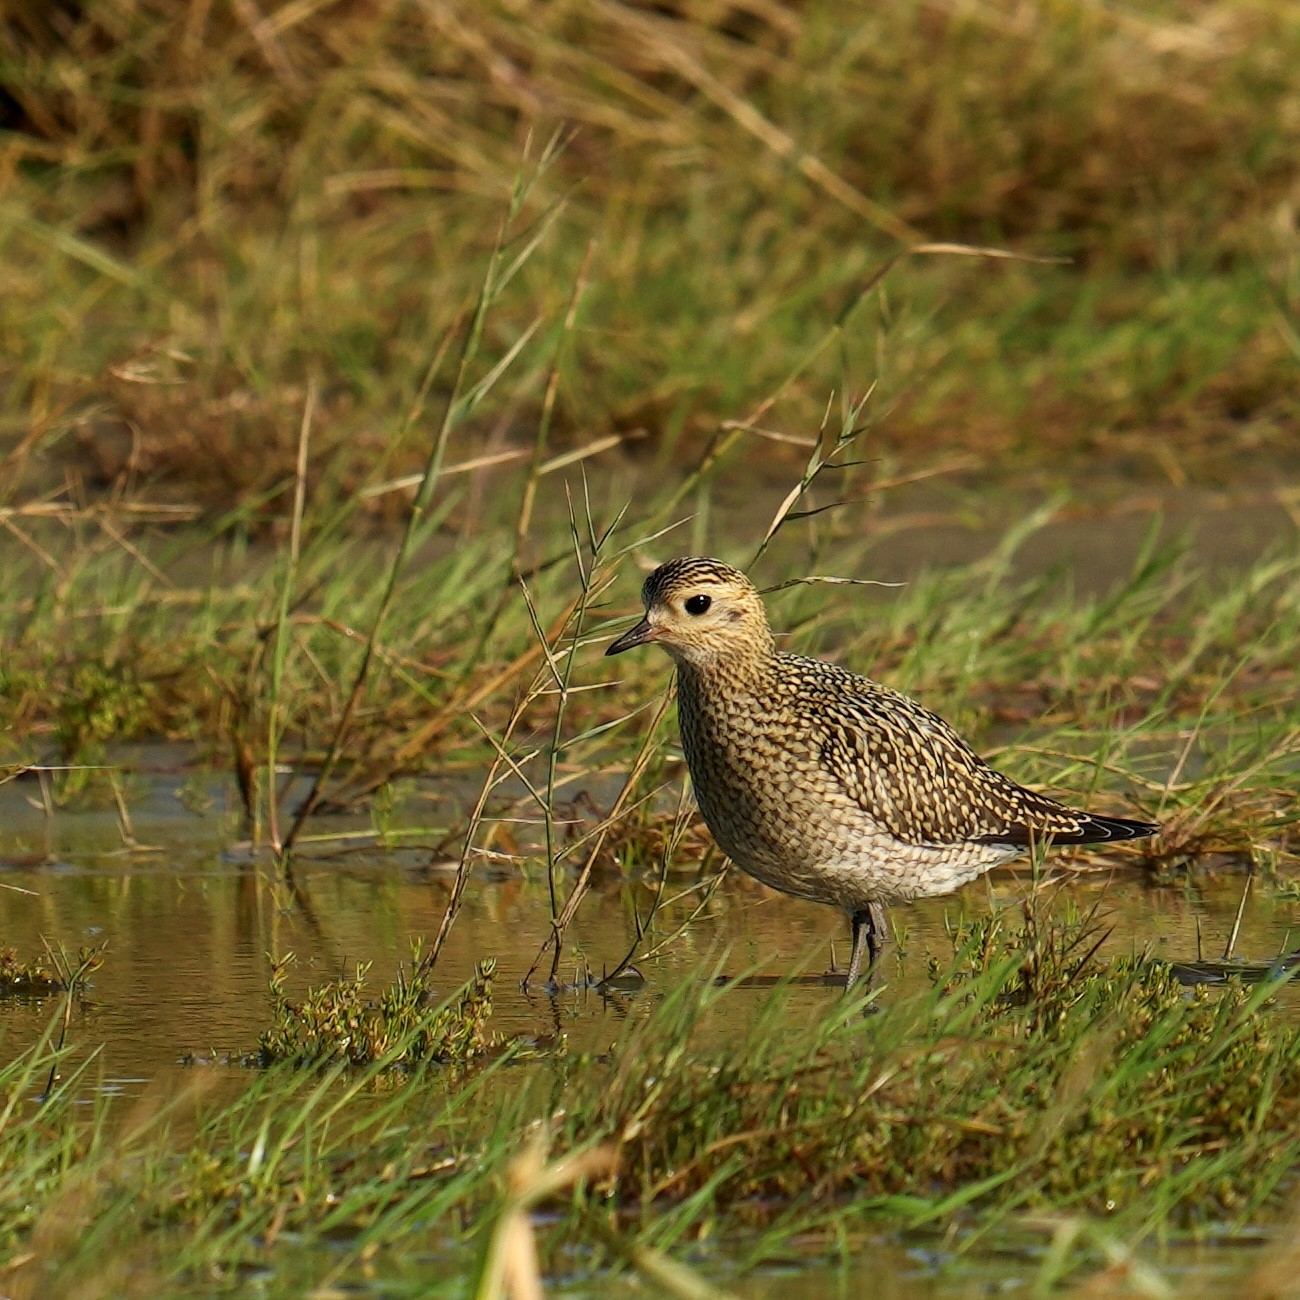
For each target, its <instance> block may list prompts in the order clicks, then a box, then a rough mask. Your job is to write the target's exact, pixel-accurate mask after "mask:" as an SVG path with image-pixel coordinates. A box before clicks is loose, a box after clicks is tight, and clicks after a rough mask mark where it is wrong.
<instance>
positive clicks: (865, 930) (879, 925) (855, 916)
mask: <svg viewBox="0 0 1300 1300" xmlns="http://www.w3.org/2000/svg"><path fill="white" fill-rule="evenodd" d="M850 919H851V920H852V922H853V955H852V956H851V957H850V958H849V978H848V981H847V982H846V983H845V985H844V990H845V992H846V993H847V992H848V990H849V989H851V988H852V987H853V986H854V985H855V984H856V983H857V982H858V977H859V976H860V975H861V974H862V959H863V957H866V959H867V976H868V978H870V975H871V972H872V971H873V970H874V969H875V965H876V958H877V957H879V956H880V952H881V949H882V948H884V946H885V909H884V908H883V907H882V906H881V905H880V904H879V903H868V904H867V906H866V907H862V908H859V909H858V910H857V911H856V912H853V913H852V914H851V918H850Z"/></svg>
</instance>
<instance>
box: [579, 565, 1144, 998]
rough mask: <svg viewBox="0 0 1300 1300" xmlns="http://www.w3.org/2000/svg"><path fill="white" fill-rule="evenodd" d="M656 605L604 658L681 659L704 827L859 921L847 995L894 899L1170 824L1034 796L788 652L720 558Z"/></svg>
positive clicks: (922, 721)
mask: <svg viewBox="0 0 1300 1300" xmlns="http://www.w3.org/2000/svg"><path fill="white" fill-rule="evenodd" d="M641 601H642V604H643V605H644V606H645V616H644V617H643V618H642V619H641V621H640V622H639V623H637V624H636V625H635V626H633V627H632V628H630V629H629V630H628V631H626V632H624V633H623V635H622V636H620V637H618V638H617V640H615V641H614V642H613V643H612V644H610V645H609V646H608V648H607V649H606V651H605V653H606V654H607V655H617V654H622V653H623V652H624V651H627V650H631V649H633V648H634V647H635V646H641V645H649V644H654V645H658V646H660V647H661V648H662V649H664V650H666V651H667V652H668V654H669V655H670V656H671V658H672V659H673V661H674V663H675V664H676V670H677V672H676V677H677V718H678V726H679V729H680V732H681V740H682V749H683V752H684V753H685V756H686V766H687V769H688V771H689V772H690V778H691V786H692V788H693V790H694V794H695V799H696V803H697V804H698V805H699V809H700V813H701V815H702V816H703V818H704V822H705V824H706V825H707V826H708V828H709V831H710V833H711V834H712V836H713V838H714V839H715V840H716V842H717V844H718V846H719V847H720V848H721V849H722V851H723V852H724V853H725V854H726V855H727V857H728V858H730V859H731V861H732V862H733V863H734V864H735V865H736V866H737V867H739V868H741V870H743V871H745V872H746V873H748V874H749V875H751V876H753V877H754V878H755V879H757V880H760V881H761V882H762V883H763V884H765V885H769V886H771V887H772V888H773V889H776V890H780V891H781V892H782V893H786V894H790V895H793V896H794V897H796V898H805V899H810V900H811V901H813V902H816V903H823V904H829V905H831V906H834V907H838V908H840V909H842V910H843V911H845V912H846V913H847V914H848V916H849V921H850V925H851V933H852V941H853V946H852V952H851V955H850V958H849V969H848V977H847V981H846V988H847V989H852V988H853V986H854V985H855V984H856V983H857V981H858V980H859V978H860V977H861V975H862V973H863V965H864V962H865V964H866V968H867V971H868V972H869V973H870V972H872V971H873V970H874V968H875V966H876V962H877V959H878V958H879V956H880V952H881V950H882V947H883V944H884V941H885V933H886V919H885V908H886V906H887V905H889V904H893V903H898V902H908V901H911V900H913V899H918V898H929V897H935V896H938V895H942V894H948V893H951V892H952V891H954V890H956V889H958V888H960V887H961V886H962V885H964V884H966V883H967V882H968V881H971V880H974V879H975V878H977V877H978V876H981V875H983V874H984V872H986V871H988V870H989V869H990V868H991V867H995V866H998V865H999V864H1000V863H1003V862H1007V861H1009V860H1011V859H1012V858H1016V857H1019V856H1021V855H1022V854H1024V853H1026V852H1027V851H1030V850H1032V849H1033V847H1034V846H1035V845H1050V844H1057V845H1060V844H1071V845H1073V844H1109V843H1114V842H1116V841H1120V840H1133V839H1140V838H1142V837H1143V836H1148V835H1155V834H1156V833H1157V832H1158V831H1159V830H1160V827H1159V826H1158V825H1157V824H1155V823H1154V822H1147V821H1134V820H1130V819H1128V818H1124V817H1103V816H1098V815H1097V814H1095V813H1088V812H1084V811H1082V810H1081V809H1078V808H1072V807H1070V806H1069V805H1067V804H1064V803H1059V802H1058V801H1057V800H1055V799H1052V798H1049V797H1048V796H1047V795H1044V794H1039V793H1037V792H1036V791H1033V790H1029V789H1026V788H1025V787H1024V786H1022V785H1018V784H1017V783H1016V782H1015V781H1013V780H1011V779H1010V778H1009V777H1007V776H1004V775H1003V774H1002V773H1000V772H998V771H996V770H994V769H993V768H992V767H990V766H989V765H988V764H987V763H986V762H985V761H984V760H983V759H981V758H980V757H979V756H978V755H977V754H976V753H975V751H974V750H973V749H971V747H970V746H969V745H968V744H967V743H966V742H965V741H964V740H963V739H962V738H961V736H960V735H958V733H957V732H956V731H955V730H954V729H953V727H951V726H950V725H949V724H948V723H947V722H945V721H944V720H943V719H942V718H940V717H939V716H938V715H937V714H935V713H931V712H930V710H929V709H927V708H925V707H924V706H923V705H921V704H919V703H917V701H916V700H914V699H912V698H911V697H910V696H907V695H904V694H903V693H902V692H900V691H896V690H893V689H891V688H890V687H888V686H883V685H881V684H880V683H878V682H875V681H873V680H871V679H870V678H868V677H863V676H860V675H859V674H857V673H854V672H851V671H849V670H848V669H846V668H843V667H841V666H839V665H838V664H833V663H830V662H828V661H826V660H824V659H814V658H808V657H806V656H803V655H797V654H789V653H786V652H783V651H780V650H778V649H777V648H776V641H775V638H774V636H773V633H772V629H771V626H770V624H769V622H768V618H767V612H766V609H765V608H764V605H763V599H762V596H761V595H760V593H759V592H758V590H757V588H756V587H755V586H754V584H753V583H752V582H751V581H750V580H749V579H748V578H747V577H746V576H745V574H744V573H743V572H741V570H739V569H736V568H733V567H732V566H731V565H729V564H724V563H722V561H720V560H715V559H710V558H708V557H706V556H683V557H680V558H678V559H675V560H670V561H668V562H667V563H666V564H662V565H660V566H659V567H658V568H657V569H655V570H654V572H653V573H651V574H650V576H649V577H648V578H647V579H646V580H645V584H644V586H643V587H642V589H641Z"/></svg>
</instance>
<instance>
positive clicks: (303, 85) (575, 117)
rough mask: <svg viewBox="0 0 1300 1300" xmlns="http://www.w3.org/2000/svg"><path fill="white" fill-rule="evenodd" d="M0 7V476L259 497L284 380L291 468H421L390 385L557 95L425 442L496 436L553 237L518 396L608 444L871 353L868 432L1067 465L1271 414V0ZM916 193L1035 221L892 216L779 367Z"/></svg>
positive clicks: (659, 456)
mask: <svg viewBox="0 0 1300 1300" xmlns="http://www.w3.org/2000/svg"><path fill="white" fill-rule="evenodd" d="M7 12H8V16H7V19H6V21H5V22H4V24H3V26H2V27H0V42H2V44H0V61H2V63H0V67H2V72H0V82H2V84H3V91H2V92H0V130H2V132H3V133H2V134H0V257H2V258H3V261H4V266H5V277H4V278H5V291H4V293H3V294H2V295H0V448H2V449H3V452H4V455H5V461H4V464H5V467H6V473H5V475H4V476H3V484H4V488H3V490H4V492H5V493H6V494H7V495H8V497H9V499H10V500H13V499H14V497H15V495H22V496H30V494H31V493H33V492H38V491H48V490H50V489H51V488H52V487H54V486H57V485H59V484H62V483H64V482H65V481H66V482H68V483H69V484H70V485H71V486H72V488H73V490H74V492H75V493H78V494H87V495H90V496H93V495H94V494H96V493H103V492H106V491H109V490H112V491H116V492H118V493H121V492H123V491H129V490H130V489H132V488H133V487H135V486H138V485H139V484H141V483H148V484H149V485H150V488H151V495H152V496H153V497H155V498H157V497H158V496H159V494H160V493H162V492H166V493H167V494H169V495H170V496H171V498H172V499H173V500H184V501H190V502H197V503H199V504H200V505H202V506H204V507H205V508H208V509H212V508H224V507H229V506H232V505H236V504H240V503H248V502H251V501H257V500H259V499H263V494H267V493H270V494H271V496H270V498H269V499H270V500H271V501H274V502H276V503H277V504H278V506H279V507H281V508H282V507H283V505H284V504H285V498H284V496H283V495H281V492H282V491H286V490H287V489H285V488H284V485H285V484H286V483H287V482H289V481H290V480H291V478H292V473H293V464H294V455H295V447H296V442H297V430H298V424H299V421H300V417H301V410H302V407H303V403H304V396H305V391H306V387H307V385H308V383H309V381H314V382H318V383H319V385H320V393H321V400H320V403H319V406H318V409H317V413H316V425H315V431H314V434H313V438H312V447H311V454H312V476H313V493H314V495H315V497H316V499H320V496H321V494H322V493H323V494H326V495H329V494H331V493H333V492H338V493H340V494H351V493H352V492H354V491H355V489H356V488H357V487H358V485H360V484H361V483H362V482H364V481H366V480H368V479H372V478H373V477H374V476H375V475H376V474H377V473H382V474H385V475H391V474H395V473H401V472H404V471H410V470H413V469H416V468H418V466H419V465H420V464H421V463H422V461H423V456H424V454H425V452H424V448H425V447H427V441H428V439H427V431H426V432H425V433H424V434H421V431H420V430H419V429H418V428H416V429H415V430H414V437H413V438H412V439H410V440H409V441H411V443H412V445H409V446H408V445H406V444H407V442H408V438H407V434H406V433H403V432H402V430H403V428H404V416H405V415H406V413H407V412H408V411H409V410H410V409H411V406H412V402H413V400H414V398H415V395H416V394H417V392H418V390H419V388H420V384H421V381H422V379H423V377H424V375H425V372H426V370H427V367H428V365H429V362H430V359H431V357H433V356H434V355H435V353H436V351H437V348H438V346H439V343H440V342H441V341H442V340H444V339H445V338H446V337H448V335H449V332H450V331H451V330H452V329H453V327H454V326H455V323H456V321H457V320H458V319H459V318H461V317H462V316H463V315H464V313H465V312H466V311H467V309H468V307H469V305H470V304H471V303H472V301H473V296H474V294H475V292H476V290H477V288H478V286H479V284H480V282H481V278H482V268H483V264H484V261H485V259H486V257H487V255H488V252H489V250H490V247H491V244H492V241H493V240H494V238H495V235H496V232H497V229H498V227H499V225H500V223H501V219H502V214H503V212H504V210H505V207H506V204H507V202H508V200H509V196H510V193H511V191H512V187H513V186H514V185H515V184H516V177H517V176H518V174H519V172H520V168H521V164H522V161H523V160H524V159H525V157H526V156H531V157H533V158H536V157H537V156H539V155H540V154H541V152H542V150H543V147H544V144H545V142H546V141H547V140H548V139H549V138H551V137H552V136H553V135H554V133H556V132H560V133H561V135H562V137H563V139H564V141H565V145H564V147H563V149H562V150H561V152H560V154H559V157H558V159H557V160H556V161H555V163H554V165H553V166H551V167H550V168H549V169H548V170H547V171H546V172H545V174H544V175H543V176H542V177H541V178H540V180H539V182H538V183H537V185H536V186H535V187H534V188H533V190H532V191H531V194H530V198H529V201H528V206H527V209H526V211H525V213H524V219H523V221H522V222H521V223H520V224H519V228H518V230H517V231H516V232H515V234H514V235H513V236H512V237H513V239H514V240H515V244H514V247H516V248H522V247H524V246H525V245H526V243H527V241H528V240H529V239H531V238H532V237H533V236H534V235H535V234H536V235H541V236H542V238H541V242H540V245H539V246H538V248H537V250H536V251H535V253H534V254H533V256H532V257H531V258H529V259H527V261H526V264H525V265H523V266H522V268H521V270H520V272H519V274H518V275H517V276H516V277H515V279H514V280H513V281H512V282H511V284H510V285H509V287H508V288H507V289H506V291H505V292H504V293H503V294H502V296H501V298H500V299H499V301H498V303H497V304H496V306H495V308H494V311H493V314H492V316H491V318H490V320H489V322H488V325H487V330H488V336H487V338H486V339H485V347H484V350H483V360H482V361H481V363H480V364H481V366H482V368H483V369H484V370H486V369H487V368H488V367H489V366H490V365H491V364H492V363H494V361H495V360H496V359H499V358H500V357H501V356H503V355H504V354H505V353H506V352H507V351H508V350H509V348H510V347H511V346H512V345H513V344H514V343H516V342H517V341H518V340H519V339H520V337H521V336H522V335H523V333H524V331H525V330H526V329H528V328H529V327H530V325H532V324H534V322H538V323H539V333H538V335H537V336H536V338H535V340H534V341H533V342H532V343H530V344H529V345H528V348H527V349H526V350H525V352H524V353H523V354H522V355H523V360H524V364H522V365H521V366H520V367H517V368H516V369H515V370H514V371H513V372H512V374H511V375H510V376H509V377H508V381H507V382H502V383H500V384H498V385H496V386H495V388H493V390H492V391H491V392H490V393H488V394H487V396H486V397H485V398H484V400H483V401H482V403H481V404H480V406H479V408H478V409H477V411H476V412H475V413H474V415H473V417H472V418H471V419H470V420H468V421H467V422H465V423H464V424H463V425H462V426H461V428H460V429H459V431H458V432H457V434H456V439H455V445H454V447H453V452H468V454H482V453H483V452H484V451H485V450H486V451H509V450H511V449H512V448H516V447H518V448H529V447H531V446H532V445H533V439H534V434H535V430H536V426H537V422H538V415H539V411H540V409H541V404H542V400H543V392H544V388H545V383H546V377H547V373H548V370H547V366H548V364H549V356H546V357H542V356H541V354H542V353H543V352H550V351H553V347H554V339H555V336H556V333H557V332H558V330H559V328H560V321H561V319H562V317H563V315H564V313H565V310H566V306H567V304H568V303H569V301H570V299H571V297H572V295H573V292H574V286H575V284H576V283H578V282H579V281H580V280H581V281H582V282H583V288H584V299H583V303H582V306H581V311H580V315H579V321H578V328H577V330H576V332H575V333H574V335H573V338H572V340H571V343H570V345H568V346H567V348H566V350H565V351H564V353H563V355H562V358H561V361H560V367H559V374H558V389H557V396H556V403H555V427H554V434H553V437H554V439H555V440H556V441H557V442H558V444H559V445H561V446H562V445H564V444H565V442H566V441H567V442H569V443H574V444H578V443H584V444H585V443H589V442H590V441H591V440H592V439H593V438H597V437H600V436H602V435H604V434H608V433H611V432H615V433H622V434H624V435H628V438H629V440H628V441H627V442H625V444H624V446H623V449H622V450H620V451H618V452H616V453H613V454H614V455H618V456H626V455H635V456H637V457H640V458H646V459H648V460H649V461H650V464H651V465H653V466H654V467H655V468H656V469H658V470H663V469H667V468H671V467H672V466H674V465H678V464H681V463H682V462H683V461H684V460H686V459H688V458H691V457H694V456H695V455H697V454H698V453H699V450H700V448H701V446H703V445H704V443H705V441H706V440H707V438H708V437H710V436H711V435H713V434H714V433H715V432H716V431H717V430H718V429H719V427H720V426H721V425H722V424H723V423H724V422H725V421H728V420H744V419H746V418H747V417H748V416H750V415H751V414H753V413H754V411H755V410H756V409H759V403H760V402H761V401H763V399H766V398H768V397H769V396H770V395H772V394H774V393H777V392H778V391H779V400H777V401H775V402H774V403H772V404H771V405H770V407H768V408H765V409H763V410H762V419H761V421H760V423H762V424H763V425H764V426H766V427H768V428H776V429H779V430H783V431H786V432H793V433H798V434H807V433H810V432H815V431H816V430H817V428H818V427H819V426H820V424H821V422H822V419H823V412H824V411H825V409H826V403H827V401H828V397H829V396H830V394H832V393H833V392H837V391H839V390H841V389H842V388H844V387H846V386H847V387H853V388H856V389H857V390H858V391H861V390H863V389H865V388H866V387H867V385H868V384H870V383H871V382H873V381H874V382H876V384H877V389H876V393H875V397H874V399H873V406H872V411H873V415H872V418H873V420H875V421H876V422H877V423H876V427H875V428H874V429H873V431H872V447H873V449H874V451H875V452H876V453H878V454H880V455H882V456H884V457H885V458H886V459H893V458H896V459H897V460H898V461H901V462H902V463H903V464H904V465H905V466H906V467H907V468H909V469H912V468H915V467H917V466H918V465H924V464H928V463H933V462H934V461H935V460H936V459H938V458H941V457H944V456H947V457H951V456H952V455H953V453H954V452H957V453H959V454H961V453H968V454H970V455H971V456H972V457H973V458H974V459H975V462H976V463H977V464H979V465H981V466H984V467H986V468H988V469H992V470H995V471H1005V470H1008V469H1010V470H1018V471H1027V470H1034V471H1037V472H1038V473H1039V476H1040V477H1044V478H1057V479H1062V480H1066V481H1073V482H1075V483H1076V484H1077V483H1078V482H1079V481H1081V480H1082V479H1084V478H1085V477H1086V476H1087V474H1088V473H1090V472H1092V470H1093V468H1094V467H1095V466H1096V465H1097V464H1098V462H1099V461H1100V460H1105V461H1106V462H1107V463H1108V464H1109V465H1110V466H1112V467H1113V468H1115V469H1117V470H1119V471H1121V472H1123V473H1125V474H1127V475H1130V476H1137V477H1145V478H1148V479H1151V478H1156V479H1163V480H1165V481H1172V482H1174V483H1177V484H1181V483H1184V482H1189V481H1190V482H1215V481H1223V480H1227V479H1237V478H1240V477H1242V476H1256V477H1264V478H1268V477H1269V476H1270V474H1271V472H1272V471H1275V470H1276V469H1277V468H1278V467H1279V466H1282V465H1294V464H1295V462H1296V459H1297V457H1298V455H1300V436H1297V425H1298V422H1300V399H1298V398H1297V391H1296V389H1297V385H1296V375H1297V370H1296V367H1297V360H1298V359H1300V341H1298V335H1297V329H1298V328H1300V324H1298V322H1300V252H1298V250H1300V241H1298V239H1297V228H1298V222H1300V216H1298V211H1300V9H1297V8H1295V7H1294V6H1287V5H1276V4H1272V3H1265V2H1263V0H1260V2H1254V0H1165V2H1155V3H1147V4H1142V5H1136V6H1130V5H1123V6H1122V5H1109V4H1104V3H1095V2H1091V0H1044V2H1042V3H1026V2H1023V0H1015V2H1005V3H1004V2H991V3H982V2H978V0H898V3H891V4H888V5H878V4H874V3H848V4H841V3H826V2H820V3H808V4H800V5H795V4H780V3H775V2H774V0H740V2H739V3H719V2H717V0H679V2H677V3H672V2H669V3H663V4H655V5H650V4H645V5H642V4H636V3H614V2H613V0H594V2H591V3H583V4H571V3H551V4H540V3H527V2H526V0H472V2H458V0H333V2H330V0H290V2H289V3H283V4H275V3H271V0H185V2H184V3H180V2H178V0H90V2H83V3H78V2H77V0H60V2H58V3H52V2H50V0H13V2H12V3H10V4H9V5H8V6H7ZM548 223H550V224H549V227H548ZM922 239H924V240H931V241H937V240H943V241H962V242H967V243H972V244H979V245H996V246H999V247H1004V248H1007V249H1011V250H1014V251H1016V252H1018V253H1021V254H1026V255H1033V256H1048V257H1060V258H1065V259H1068V261H1066V262H1064V263H1062V264H1055V265H1052V264H1042V263H1037V262H1023V261H1022V262H1008V261H991V260H987V259H971V258H966V257H912V258H907V259H905V260H904V261H903V262H902V263H901V264H900V265H899V266H898V267H897V268H896V269H895V270H894V271H893V272H892V273H891V274H890V276H889V277H888V279H887V280H886V281H885V283H884V285H883V287H882V288H881V290H880V291H879V292H878V293H876V294H874V295H872V296H871V297H870V298H869V299H868V300H867V301H866V303H865V304H864V305H862V306H861V307H860V308H859V309H858V310H856V311H854V312H852V314H851V315H850V316H849V317H848V319H847V321H846V327H845V329H844V331H843V333H842V334H841V335H839V336H838V338H837V339H836V340H835V346H832V347H829V348H825V349H824V350H823V351H822V352H821V354H820V355H819V356H818V357H817V358H816V359H815V360H814V361H813V362H812V364H810V365H808V366H807V367H806V368H805V369H803V370H802V372H801V373H800V374H799V375H798V376H797V378H796V379H795V380H794V381H793V382H792V383H790V384H788V385H786V386H785V387H784V388H783V387H782V384H783V381H784V380H785V378H786V377H787V376H788V375H789V374H790V372H791V371H792V370H793V369H794V368H795V367H796V366H797V365H798V363H799V362H801V361H802V360H803V359H805V358H806V356H807V355H808V354H809V352H810V351H811V350H812V349H814V348H815V347H816V346H817V344H818V342H819V341H820V340H823V339H824V338H825V337H826V335H827V331H828V330H829V329H831V328H832V326H833V325H834V323H835V322H836V320H837V319H838V318H840V316H841V315H842V314H843V313H845V312H846V311H847V310H848V309H849V308H850V307H851V306H852V305H853V304H854V303H855V301H856V300H857V299H858V298H859V296H860V294H861V292H862V289H863V287H864V286H865V285H866V283H867V281H868V278H869V277H870V275H871V274H872V272H873V270H874V269H875V268H877V267H878V266H879V265H880V264H881V263H882V261H883V260H884V259H885V258H886V257H887V256H889V255H890V254H892V253H895V252H897V251H898V250H899V249H900V248H902V247H904V246H906V245H908V244H910V243H914V242H917V241H919V240H922ZM588 259H589V260H588ZM584 261H586V266H587V269H586V271H585V273H584V272H582V271H581V270H580V268H581V267H582V266H583V264H584ZM530 349H531V350H530ZM530 357H535V359H534V360H533V361H530V360H529V358H530ZM437 382H438V383H441V382H443V381H442V380H439V381H437ZM447 382H450V381H449V380H448V381H447ZM416 423H417V424H418V421H417V422H416ZM407 432H408V433H409V432H410V431H409V430H408V431H407ZM415 443H418V444H419V445H415ZM758 445H759V446H760V447H761V449H762V456H763V457H764V458H765V459H768V460H772V459H775V460H777V461H782V460H783V458H784V457H786V456H789V457H791V463H794V462H795V460H796V459H797V461H798V462H799V463H802V460H803V457H804V454H805V453H804V452H803V451H800V450H796V449H793V448H792V449H788V450H787V449H783V447H782V445H781V444H779V443H773V442H770V441H765V442H763V443H761V444H758ZM395 504H396V502H395V499H394V498H393V497H391V496H388V497H384V496H380V497H376V498H375V499H374V502H373V505H372V507H371V510H372V512H382V511H383V510H385V509H392V508H393V507H394V505H395Z"/></svg>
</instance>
